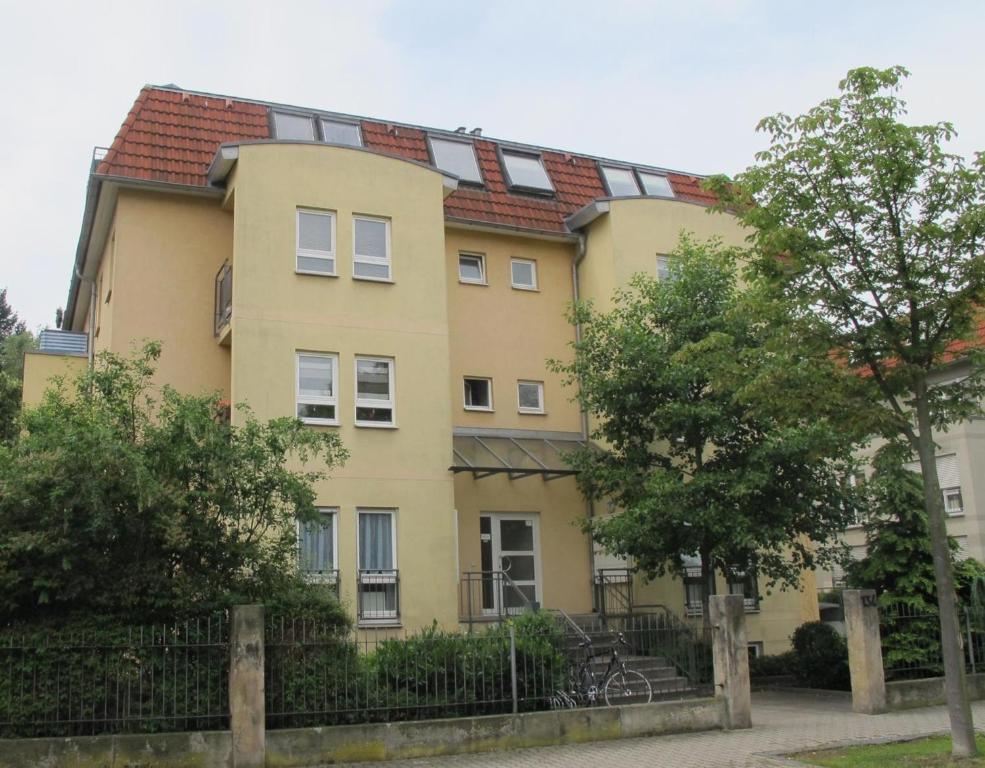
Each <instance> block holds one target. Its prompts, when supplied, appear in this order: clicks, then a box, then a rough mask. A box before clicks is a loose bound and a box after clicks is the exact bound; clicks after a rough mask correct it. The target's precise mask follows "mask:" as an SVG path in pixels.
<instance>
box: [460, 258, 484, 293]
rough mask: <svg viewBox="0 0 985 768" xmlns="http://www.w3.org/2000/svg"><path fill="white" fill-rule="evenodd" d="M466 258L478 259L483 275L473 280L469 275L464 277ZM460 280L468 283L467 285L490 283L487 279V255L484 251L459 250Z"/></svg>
mask: <svg viewBox="0 0 985 768" xmlns="http://www.w3.org/2000/svg"><path fill="white" fill-rule="evenodd" d="M463 257H464V258H466V259H476V260H478V262H479V271H480V272H481V273H482V277H480V278H479V279H478V280H471V279H469V278H467V277H462V258H463ZM458 282H460V283H466V284H467V285H488V284H489V283H488V282H487V281H486V256H485V254H483V253H472V252H470V251H459V253H458Z"/></svg>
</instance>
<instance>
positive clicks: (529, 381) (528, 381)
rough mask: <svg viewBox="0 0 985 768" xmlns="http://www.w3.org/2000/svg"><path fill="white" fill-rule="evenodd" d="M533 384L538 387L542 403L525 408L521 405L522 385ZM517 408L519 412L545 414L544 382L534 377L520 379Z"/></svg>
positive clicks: (517, 388)
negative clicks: (535, 406) (534, 406)
mask: <svg viewBox="0 0 985 768" xmlns="http://www.w3.org/2000/svg"><path fill="white" fill-rule="evenodd" d="M524 384H526V385H528V386H529V385H533V386H535V387H537V400H538V402H539V403H540V405H539V407H537V408H525V407H524V406H522V405H520V387H521V386H522V385H524ZM516 408H517V411H518V412H519V413H531V414H543V413H544V382H542V381H535V380H533V379H519V380H517V382H516Z"/></svg>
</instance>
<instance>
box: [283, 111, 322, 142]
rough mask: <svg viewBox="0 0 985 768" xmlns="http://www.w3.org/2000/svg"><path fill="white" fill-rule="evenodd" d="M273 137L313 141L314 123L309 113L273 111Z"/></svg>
mask: <svg viewBox="0 0 985 768" xmlns="http://www.w3.org/2000/svg"><path fill="white" fill-rule="evenodd" d="M274 134H275V138H278V139H287V140H289V141H290V140H294V141H314V140H315V123H314V121H313V120H312V119H311V116H310V115H292V114H290V113H288V112H274Z"/></svg>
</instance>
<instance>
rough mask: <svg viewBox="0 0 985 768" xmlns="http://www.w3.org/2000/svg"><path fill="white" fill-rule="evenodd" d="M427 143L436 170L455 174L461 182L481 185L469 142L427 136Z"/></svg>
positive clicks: (476, 162)
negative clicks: (429, 145)
mask: <svg viewBox="0 0 985 768" xmlns="http://www.w3.org/2000/svg"><path fill="white" fill-rule="evenodd" d="M428 141H429V142H430V144H431V157H433V158H434V164H435V165H436V166H437V167H438V168H440V169H441V170H442V171H447V172H448V173H453V174H455V175H456V176H458V178H459V179H460V180H461V181H466V182H471V183H472V184H481V183H482V176H481V174H480V173H479V162H478V161H477V160H476V158H475V147H474V146H473V145H472V143H471V142H468V141H455V140H453V139H439V138H437V137H435V136H429V137H428Z"/></svg>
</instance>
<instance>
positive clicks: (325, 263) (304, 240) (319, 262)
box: [295, 208, 335, 275]
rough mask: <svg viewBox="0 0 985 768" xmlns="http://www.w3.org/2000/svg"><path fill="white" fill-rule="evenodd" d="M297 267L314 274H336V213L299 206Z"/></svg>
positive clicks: (298, 269)
mask: <svg viewBox="0 0 985 768" xmlns="http://www.w3.org/2000/svg"><path fill="white" fill-rule="evenodd" d="M295 269H296V270H297V271H298V272H304V273H306V274H312V275H334V274H335V214H334V213H330V212H329V211H310V210H304V209H301V208H299V209H298V221H297V263H296V266H295Z"/></svg>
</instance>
